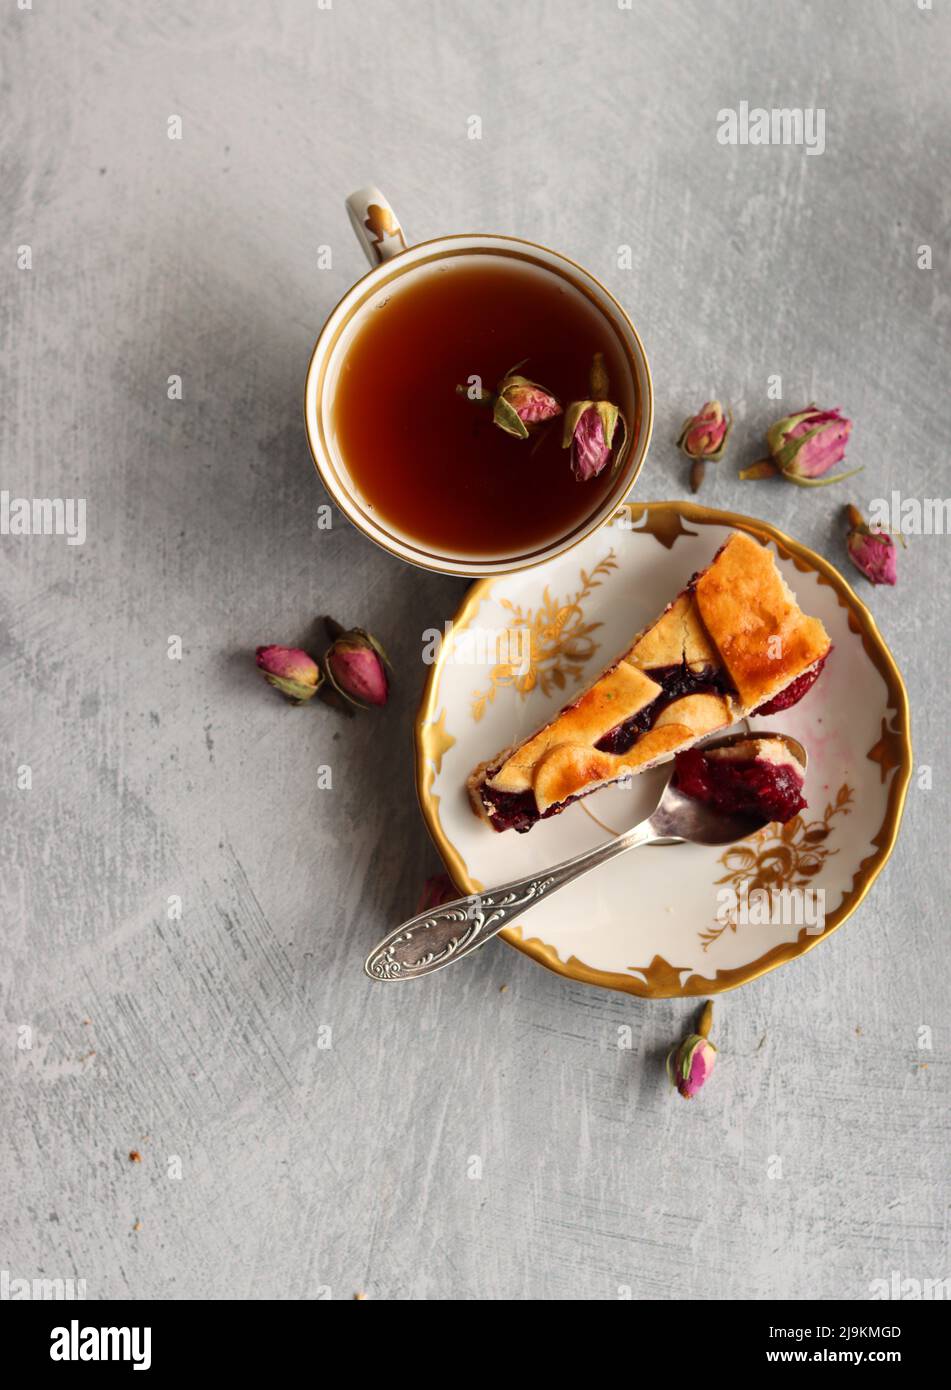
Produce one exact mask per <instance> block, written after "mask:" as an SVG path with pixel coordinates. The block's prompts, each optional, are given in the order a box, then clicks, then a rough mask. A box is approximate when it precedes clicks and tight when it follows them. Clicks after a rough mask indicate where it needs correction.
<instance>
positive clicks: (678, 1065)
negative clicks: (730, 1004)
mask: <svg viewBox="0 0 951 1390" xmlns="http://www.w3.org/2000/svg"><path fill="white" fill-rule="evenodd" d="M712 1022H713V1001H712V1000H708V1001H707V1003H706V1004H705V1006H704V1010H703V1013H702V1014H701V1016H700V1022H699V1024H698V1025H697V1031H696V1033H690V1034H689V1035H688V1036H687V1037H686V1038H684V1040H683V1042H681V1043H678V1045H677V1046H676V1047H675V1048H673V1049H672V1051H671V1052H670V1053H669V1054H668V1057H667V1077H668V1080H669V1081H670V1084H671V1085H672V1086H673V1087H675V1089H676V1090H677V1092H678V1093H679V1094H680V1095H682V1096H683V1098H684V1100H693V1098H694V1096H695V1095H696V1094H697V1092H698V1091H699V1090H700V1088H701V1087H702V1086H704V1085H705V1084H706V1082H707V1081H708V1080H709V1077H710V1073H711V1072H712V1071H713V1068H714V1065H715V1064H716V1060H717V1050H716V1048H715V1047H714V1045H713V1043H712V1042H710V1040H709V1033H710V1025H711V1024H712Z"/></svg>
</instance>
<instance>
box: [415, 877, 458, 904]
mask: <svg viewBox="0 0 951 1390" xmlns="http://www.w3.org/2000/svg"><path fill="white" fill-rule="evenodd" d="M458 896H459V889H458V888H457V887H456V885H455V884H454V883H453V881H452V879H451V878H450V877H449V875H448V874H433V876H432V878H427V880H426V882H425V883H424V884H423V891H422V893H420V895H419V902H418V903H417V904H416V911H417V912H429V911H430V910H431V909H432V908H434V907H441V906H442V905H443V903H451V902H452V901H453V900H454V899H455V898H458Z"/></svg>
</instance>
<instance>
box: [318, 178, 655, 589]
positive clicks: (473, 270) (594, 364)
mask: <svg viewBox="0 0 951 1390" xmlns="http://www.w3.org/2000/svg"><path fill="white" fill-rule="evenodd" d="M347 208H348V211H349V213H350V219H351V222H352V223H353V226H354V229H355V230H356V233H357V236H358V237H359V239H360V241H361V243H362V245H363V247H364V250H365V251H366V253H367V255H368V256H369V258H370V262H371V265H372V269H371V270H370V271H369V273H368V274H366V275H365V276H364V277H363V279H362V280H359V281H358V282H357V283H356V284H355V285H354V286H353V288H352V289H350V290H349V291H348V292H347V293H346V294H345V295H344V297H343V299H341V301H340V303H339V304H338V305H337V306H336V308H335V309H334V310H333V312H332V313H331V315H330V317H329V318H328V320H327V322H326V324H325V325H324V328H323V330H322V332H321V334H320V337H319V338H318V340H317V343H316V346H315V347H314V351H313V354H312V356H311V360H310V366H309V367H308V370H307V382H306V387H305V395H304V419H305V424H306V429H307V439H308V442H309V444H310V450H311V453H312V455H313V459H314V463H315V465H316V467H317V471H318V473H319V474H320V476H321V478H322V480H323V482H324V485H325V487H326V488H327V491H328V492H329V493H330V496H331V497H332V498H333V500H334V502H335V503H336V504H337V506H338V507H339V508H340V509H341V511H342V512H343V513H344V514H345V515H346V516H347V517H349V519H350V520H351V521H352V522H353V524H354V525H355V526H357V527H358V528H359V529H360V530H361V531H363V533H364V534H365V535H367V536H369V538H370V539H371V540H373V541H375V542H376V543H377V544H378V545H381V546H383V548H384V549H385V550H388V551H389V552H390V553H391V554H393V555H398V556H399V557H400V558H401V559H403V560H407V561H409V562H410V563H411V564H414V565H420V566H422V567H423V568H425V569H432V570H440V571H442V572H444V573H447V574H459V575H486V574H497V573H502V572H505V571H509V570H516V569H523V568H525V567H526V566H528V565H534V564H538V563H539V562H541V561H542V560H547V559H550V558H551V557H553V556H555V555H558V554H560V553H561V552H562V551H564V550H567V549H568V548H569V547H570V546H572V545H574V544H575V543H576V542H577V541H580V540H581V539H583V537H585V536H587V535H589V534H590V533H591V532H592V531H593V530H595V529H596V528H597V527H598V526H601V525H602V524H603V523H604V522H605V521H608V520H609V519H610V518H611V517H612V516H613V515H614V513H615V512H616V510H617V507H618V505H619V503H620V502H622V501H623V499H624V498H625V496H626V495H627V493H628V492H629V491H630V489H631V486H632V485H633V483H634V481H635V479H636V478H637V475H638V473H639V472H640V470H641V466H642V464H643V462H644V457H645V455H646V453H647V446H648V443H649V441H650V436H651V427H652V424H653V387H652V383H651V374H650V367H649V365H648V362H647V355H646V353H645V351H644V346H643V344H642V342H641V340H640V337H639V336H638V333H637V330H636V329H635V327H634V325H633V323H632V322H631V320H630V319H629V318H628V316H627V314H626V313H625V312H624V310H623V309H622V308H621V306H620V304H618V302H617V300H616V299H615V298H614V297H613V295H611V294H610V293H609V292H608V290H606V289H605V287H604V286H603V285H602V284H601V283H600V281H598V280H597V279H596V278H595V276H593V275H592V274H591V273H590V271H587V270H585V269H584V268H583V267H582V266H580V265H577V264H576V263H575V262H574V261H572V260H570V259H569V258H568V257H567V256H563V255H561V254H559V253H558V252H557V251H550V250H548V249H547V248H546V247H544V246H539V245H537V244H536V243H535V242H531V241H523V240H521V239H519V238H517V237H509V236H497V235H492V234H486V233H478V234H472V235H468V234H466V235H461V236H442V237H437V238H435V239H434V240H432V241H425V242H420V243H418V244H416V245H413V246H410V245H408V243H407V239H406V236H405V235H404V232H403V229H402V226H401V224H400V222H399V220H398V218H397V217H396V215H395V213H394V212H393V209H392V208H391V206H390V204H389V203H388V202H387V201H386V199H385V198H384V197H383V195H382V194H381V193H380V191H379V189H377V188H374V187H367V188H363V189H361V190H360V191H359V192H358V193H354V194H352V195H351V197H350V198H349V199H348V200H347ZM513 377H515V378H516V381H517V383H518V382H522V383H530V384H531V385H532V386H534V387H535V388H537V390H538V392H539V393H540V395H538V396H536V397H535V398H534V399H535V400H537V401H541V402H542V406H543V408H541V409H539V410H535V409H533V408H532V406H531V403H529V405H528V406H526V407H525V408H524V409H523V408H522V401H523V400H524V399H525V395H524V392H523V395H522V396H521V397H520V396H519V393H518V392H517V391H513V388H512V387H511V386H509V388H508V390H506V383H510V382H511V379H512V378H513ZM500 388H501V390H500ZM500 395H501V396H502V397H503V398H504V399H505V400H506V401H512V402H514V406H513V407H512V409H507V408H506V405H505V404H503V405H502V406H498V404H497V403H498V401H499V397H500ZM585 401H594V402H596V403H597V402H603V401H606V402H609V403H610V404H612V405H613V406H616V407H617V412H618V419H617V427H616V428H613V438H612V439H609V440H607V443H609V444H611V445H612V449H611V455H610V458H609V460H608V462H607V463H606V464H605V465H604V466H602V467H601V468H600V470H598V469H597V468H596V466H595V467H590V466H588V464H587V463H586V462H585V458H584V454H583V451H582V453H580V454H579V453H578V450H579V449H580V447H581V439H580V436H579V441H578V444H577V445H576V446H575V448H572V446H571V439H572V438H573V434H572V431H571V422H572V420H573V419H575V420H576V419H577V418H578V417H579V415H580V414H583V411H582V412H579V409H578V406H579V404H580V403H584V402H585ZM546 402H547V405H546V404H545V403H546ZM572 404H574V405H575V410H574V411H573V412H572V411H571V406H572ZM516 406H517V407H519V408H518V409H515V408H514V407H516ZM513 410H514V413H515V415H516V416H519V418H521V415H525V416H531V415H532V414H537V415H540V416H541V417H544V418H539V419H537V420H534V419H531V418H529V419H527V421H525V422H523V424H522V425H520V424H519V423H518V420H513V419H512V413H513ZM520 412H521V415H520ZM599 413H600V414H601V419H602V436H603V434H604V430H605V429H607V430H611V429H612V424H611V421H612V418H613V417H612V415H611V412H599ZM588 421H589V422H590V423H593V424H594V423H595V422H594V417H593V416H589V417H588ZM566 422H567V426H568V427H567V428H566ZM596 428H597V426H596V424H595V429H596ZM566 440H567V441H568V442H567V446H566ZM601 442H602V445H604V444H605V441H604V439H603V437H602V441H601ZM602 454H603V449H602Z"/></svg>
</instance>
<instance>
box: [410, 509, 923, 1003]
mask: <svg viewBox="0 0 951 1390" xmlns="http://www.w3.org/2000/svg"><path fill="white" fill-rule="evenodd" d="M623 508H625V509H627V510H628V511H629V513H630V516H631V520H632V522H634V521H636V520H640V518H641V517H643V516H645V515H646V517H647V524H646V525H644V526H635V528H634V529H636V530H637V531H638V532H641V533H646V534H651V535H654V536H655V539H657V540H659V541H660V543H661V544H663V545H666V546H667V548H668V549H669V548H670V547H671V546H672V545H673V543H674V541H675V540H676V539H677V536H679V535H682V534H690V533H689V532H684V531H683V530H682V523H683V521H684V520H687V521H689V522H692V523H693V524H695V525H700V526H733V527H736V528H738V529H739V530H742V531H747V532H749V533H750V535H753V536H756V537H757V538H758V539H760V540H767V541H773V542H774V543H775V545H776V548H777V550H778V551H779V553H780V554H781V555H782V556H783V558H784V559H789V560H792V562H793V564H794V565H795V566H796V568H797V569H798V570H799V571H800V573H806V572H808V571H810V570H811V571H813V572H814V573H816V574H818V576H819V583H820V584H826V585H828V586H829V587H830V588H831V589H833V590H834V591H835V594H836V598H837V600H838V603H839V606H840V607H841V608H845V609H847V610H848V614H849V618H848V621H849V628H850V630H851V631H853V632H855V633H857V634H858V635H859V636H860V637H861V639H862V645H863V647H864V649H865V651H866V653H867V655H868V657H869V659H870V660H871V662H872V665H873V666H874V667H875V669H876V670H877V671H878V672H879V674H880V675H881V677H882V679H883V680H884V682H885V685H886V688H887V691H888V704H887V706H886V712H887V713H889V714H891V715H892V718H891V720H890V727H889V728H888V729H887V731H886V729H885V727H884V721H883V736H882V740H881V741H880V742H883V741H884V740H885V738H886V734H887V736H888V738H889V739H890V741H891V743H892V746H893V748H894V749H895V751H896V755H897V756H898V762H897V764H896V765H895V768H894V771H895V775H894V777H893V778H892V781H891V785H890V786H889V789H888V800H887V804H886V808H885V818H884V820H883V821H882V824H881V826H880V827H879V829H878V832H877V834H875V835H874V836H873V837H872V844H873V845H874V846H875V852H874V853H873V854H870V855H868V856H867V857H866V858H865V859H863V860H862V862H861V863H860V865H859V867H858V869H857V870H856V872H855V874H854V875H853V877H852V885H851V888H850V889H849V891H848V892H847V893H846V894H845V896H844V897H843V899H842V902H841V903H840V905H839V906H838V907H837V908H836V910H835V912H833V913H831V914H830V916H829V919H828V922H827V925H826V929H825V931H824V932H822V933H821V935H819V936H809V935H807V933H806V930H805V928H804V929H803V930H802V931H801V932H800V934H799V937H798V939H797V940H796V941H788V942H783V943H782V944H781V945H779V946H774V947H773V948H772V950H770V951H767V952H766V953H765V954H764V955H762V956H760V957H758V958H757V959H756V960H754V961H750V962H749V963H748V964H747V965H743V966H738V967H737V968H736V969H734V970H718V971H717V972H716V974H715V975H714V976H713V977H712V978H710V979H707V978H705V977H704V976H702V975H696V974H692V973H691V974H690V975H689V978H688V979H687V980H686V981H682V976H683V975H684V974H686V973H687V971H688V970H689V969H690V967H689V966H682V967H681V966H675V965H671V964H670V963H669V962H668V961H665V960H664V959H663V957H661V956H655V957H654V959H653V960H652V961H651V963H650V965H649V966H647V967H645V968H642V967H638V966H631V967H630V969H631V970H636V971H637V975H622V974H621V973H620V972H617V971H608V970H595V969H594V968H593V967H592V966H590V965H586V964H585V963H584V961H582V960H579V959H578V958H577V956H570V957H569V958H568V960H567V961H563V960H561V958H560V957H559V955H558V952H557V951H556V949H555V947H554V946H550V945H548V944H547V943H546V942H544V941H542V940H541V939H540V938H539V937H523V936H522V931H521V928H520V927H519V926H518V925H515V926H512V927H507V928H506V929H505V930H504V931H502V932H500V933H499V935H500V936H501V937H502V939H503V940H504V941H507V942H508V944H509V945H510V946H514V947H515V948H516V949H517V950H519V951H522V952H524V954H525V955H528V956H531V957H532V959H533V960H536V961H538V963H539V964H540V965H544V966H546V967H547V968H548V969H549V970H553V971H554V972H555V973H556V974H557V975H563V976H565V977H566V978H567V979H569V980H580V981H581V982H582V983H584V984H589V985H600V986H601V987H602V988H603V989H615V990H620V991H622V992H623V993H625V994H635V995H637V996H638V997H640V998H642V999H673V998H689V997H691V996H693V995H700V994H721V993H724V992H725V991H726V990H729V989H736V988H737V987H738V986H740V985H745V984H749V982H750V981H751V980H756V979H759V977H760V975H765V974H766V973H767V971H769V970H775V969H776V967H777V966H779V965H783V964H784V963H785V962H786V961H789V960H795V959H797V957H799V956H803V955H805V953H806V952H807V951H811V950H812V948H813V946H816V945H818V943H819V942H820V941H825V939H826V938H827V937H828V936H831V934H832V932H834V931H835V930H836V929H837V928H838V927H840V926H841V925H842V923H843V922H845V921H846V920H847V919H848V918H849V917H851V915H852V913H853V912H854V911H855V909H856V908H857V907H858V906H859V904H860V903H861V902H862V900H863V898H864V897H865V895H866V894H867V893H868V891H869V889H870V888H871V886H872V884H873V883H874V882H875V879H876V878H877V877H878V875H879V874H880V873H881V871H882V869H883V868H884V867H885V864H886V862H887V860H888V858H889V855H890V854H891V852H892V849H893V848H894V846H895V841H896V840H897V838H898V830H899V827H900V825H901V817H902V811H903V809H904V805H905V797H906V795H907V792H908V783H909V781H910V780H911V772H912V748H911V723H910V713H909V706H908V692H907V690H906V689H905V682H904V681H903V679H902V676H901V672H900V671H899V669H898V666H897V665H896V663H895V658H894V657H893V656H892V654H891V652H890V651H889V649H888V647H887V645H886V643H885V640H884V638H883V637H882V635H881V633H880V632H879V630H878V627H877V626H876V623H875V619H874V618H873V617H872V615H871V613H870V612H869V610H868V609H867V608H866V607H865V604H864V603H863V602H862V600H861V599H860V598H859V597H858V595H857V594H856V593H855V592H854V590H853V589H852V587H851V585H850V584H849V583H848V582H847V581H846V580H845V579H843V577H842V575H841V574H839V572H838V570H837V569H836V568H835V567H834V566H833V565H831V564H830V563H829V561H828V560H826V559H824V558H823V557H822V556H821V555H817V554H816V553H815V551H813V550H810V549H809V548H808V547H807V546H804V545H801V544H800V543H799V542H798V541H794V540H793V539H792V538H791V537H790V536H787V535H786V534H785V532H783V531H780V530H779V528H778V527H776V526H772V525H770V523H769V522H767V521H758V520H756V519H755V518H753V517H748V516H743V515H741V514H740V513H737V512H721V511H715V510H714V509H713V508H710V507H703V506H701V505H700V504H699V503H696V502H636V503H630V502H627V503H624V504H623ZM615 515H617V514H615ZM671 537H672V539H671ZM505 578H506V576H505V575H493V576H490V577H487V578H485V579H480V580H477V581H476V582H475V583H474V584H473V585H472V587H471V588H470V589H469V591H468V593H467V594H466V596H465V598H464V599H463V601H462V603H461V605H460V607H459V609H458V611H457V613H456V615H455V618H454V619H453V631H458V630H460V629H462V628H465V627H467V626H468V624H469V623H470V622H471V621H472V618H473V616H474V615H475V613H476V612H477V611H478V608H479V605H480V604H481V603H482V601H483V599H485V598H487V597H488V595H489V593H490V591H491V589H492V587H493V585H494V584H495V583H497V582H498V581H499V580H500V579H505ZM446 651H447V644H443V646H442V648H441V649H440V653H439V656H438V657H437V659H436V661H435V663H434V664H433V667H432V670H431V671H430V673H429V676H428V678H427V681H426V686H425V689H424V690H423V696H422V699H421V701H420V706H419V711H418V713H417V715H416V724H415V742H416V790H417V795H418V798H419V804H420V809H421V811H422V813H423V819H424V820H425V822H426V826H427V829H428V830H429V833H430V835H431V836H432V839H433V841H434V843H435V845H436V848H437V849H438V850H439V853H440V855H441V856H442V859H443V862H444V863H445V865H446V868H447V869H448V871H449V873H450V875H451V876H452V878H453V880H454V882H455V883H456V885H457V887H458V888H459V889H460V891H462V892H464V893H477V892H479V891H481V890H482V889H483V887H484V885H483V884H480V883H479V882H478V881H477V880H476V879H474V878H472V876H471V875H470V873H469V870H468V868H467V866H466V863H465V861H464V860H463V858H462V856H461V855H460V854H459V852H458V850H457V849H456V848H455V846H454V845H453V844H452V843H451V841H450V840H449V839H448V837H447V836H446V833H445V831H444V830H443V828H442V823H441V821H440V817H439V797H438V796H436V795H434V794H433V792H432V783H433V780H434V778H435V775H436V772H437V770H438V768H439V766H440V764H441V760H442V755H443V753H445V752H446V751H447V748H448V747H449V746H451V744H452V742H454V741H455V740H454V739H452V736H451V735H450V734H448V733H447V732H446V729H445V711H441V712H440V715H439V718H438V720H434V718H433V707H434V705H435V703H436V697H437V693H438V686H439V677H440V674H441V672H442V667H443V661H444V657H445V654H446ZM446 739H449V741H450V742H449V743H448V744H447V743H446V741H445V740H446ZM879 746H880V745H879V744H876V748H878V747H879ZM873 751H874V750H873ZM638 976H640V977H641V978H638Z"/></svg>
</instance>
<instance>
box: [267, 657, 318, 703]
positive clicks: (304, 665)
mask: <svg viewBox="0 0 951 1390" xmlns="http://www.w3.org/2000/svg"><path fill="white" fill-rule="evenodd" d="M256 656H257V664H258V667H259V668H260V670H261V671H262V672H263V673H264V679H265V680H266V681H267V683H268V685H273V686H274V689H275V690H279V691H280V692H281V694H282V695H286V696H287V698H288V699H289V700H293V702H294V703H295V704H297V705H301V704H303V703H304V701H305V700H309V699H310V698H311V697H312V696H313V695H316V694H317V691H318V690H319V689H320V686H321V683H322V681H323V678H324V677H323V672H322V671H321V669H320V667H319V666H318V665H317V663H316V661H315V660H314V659H313V657H312V656H308V654H307V652H305V651H301V649H300V647H276V646H271V647H258V649H257V653H256Z"/></svg>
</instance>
